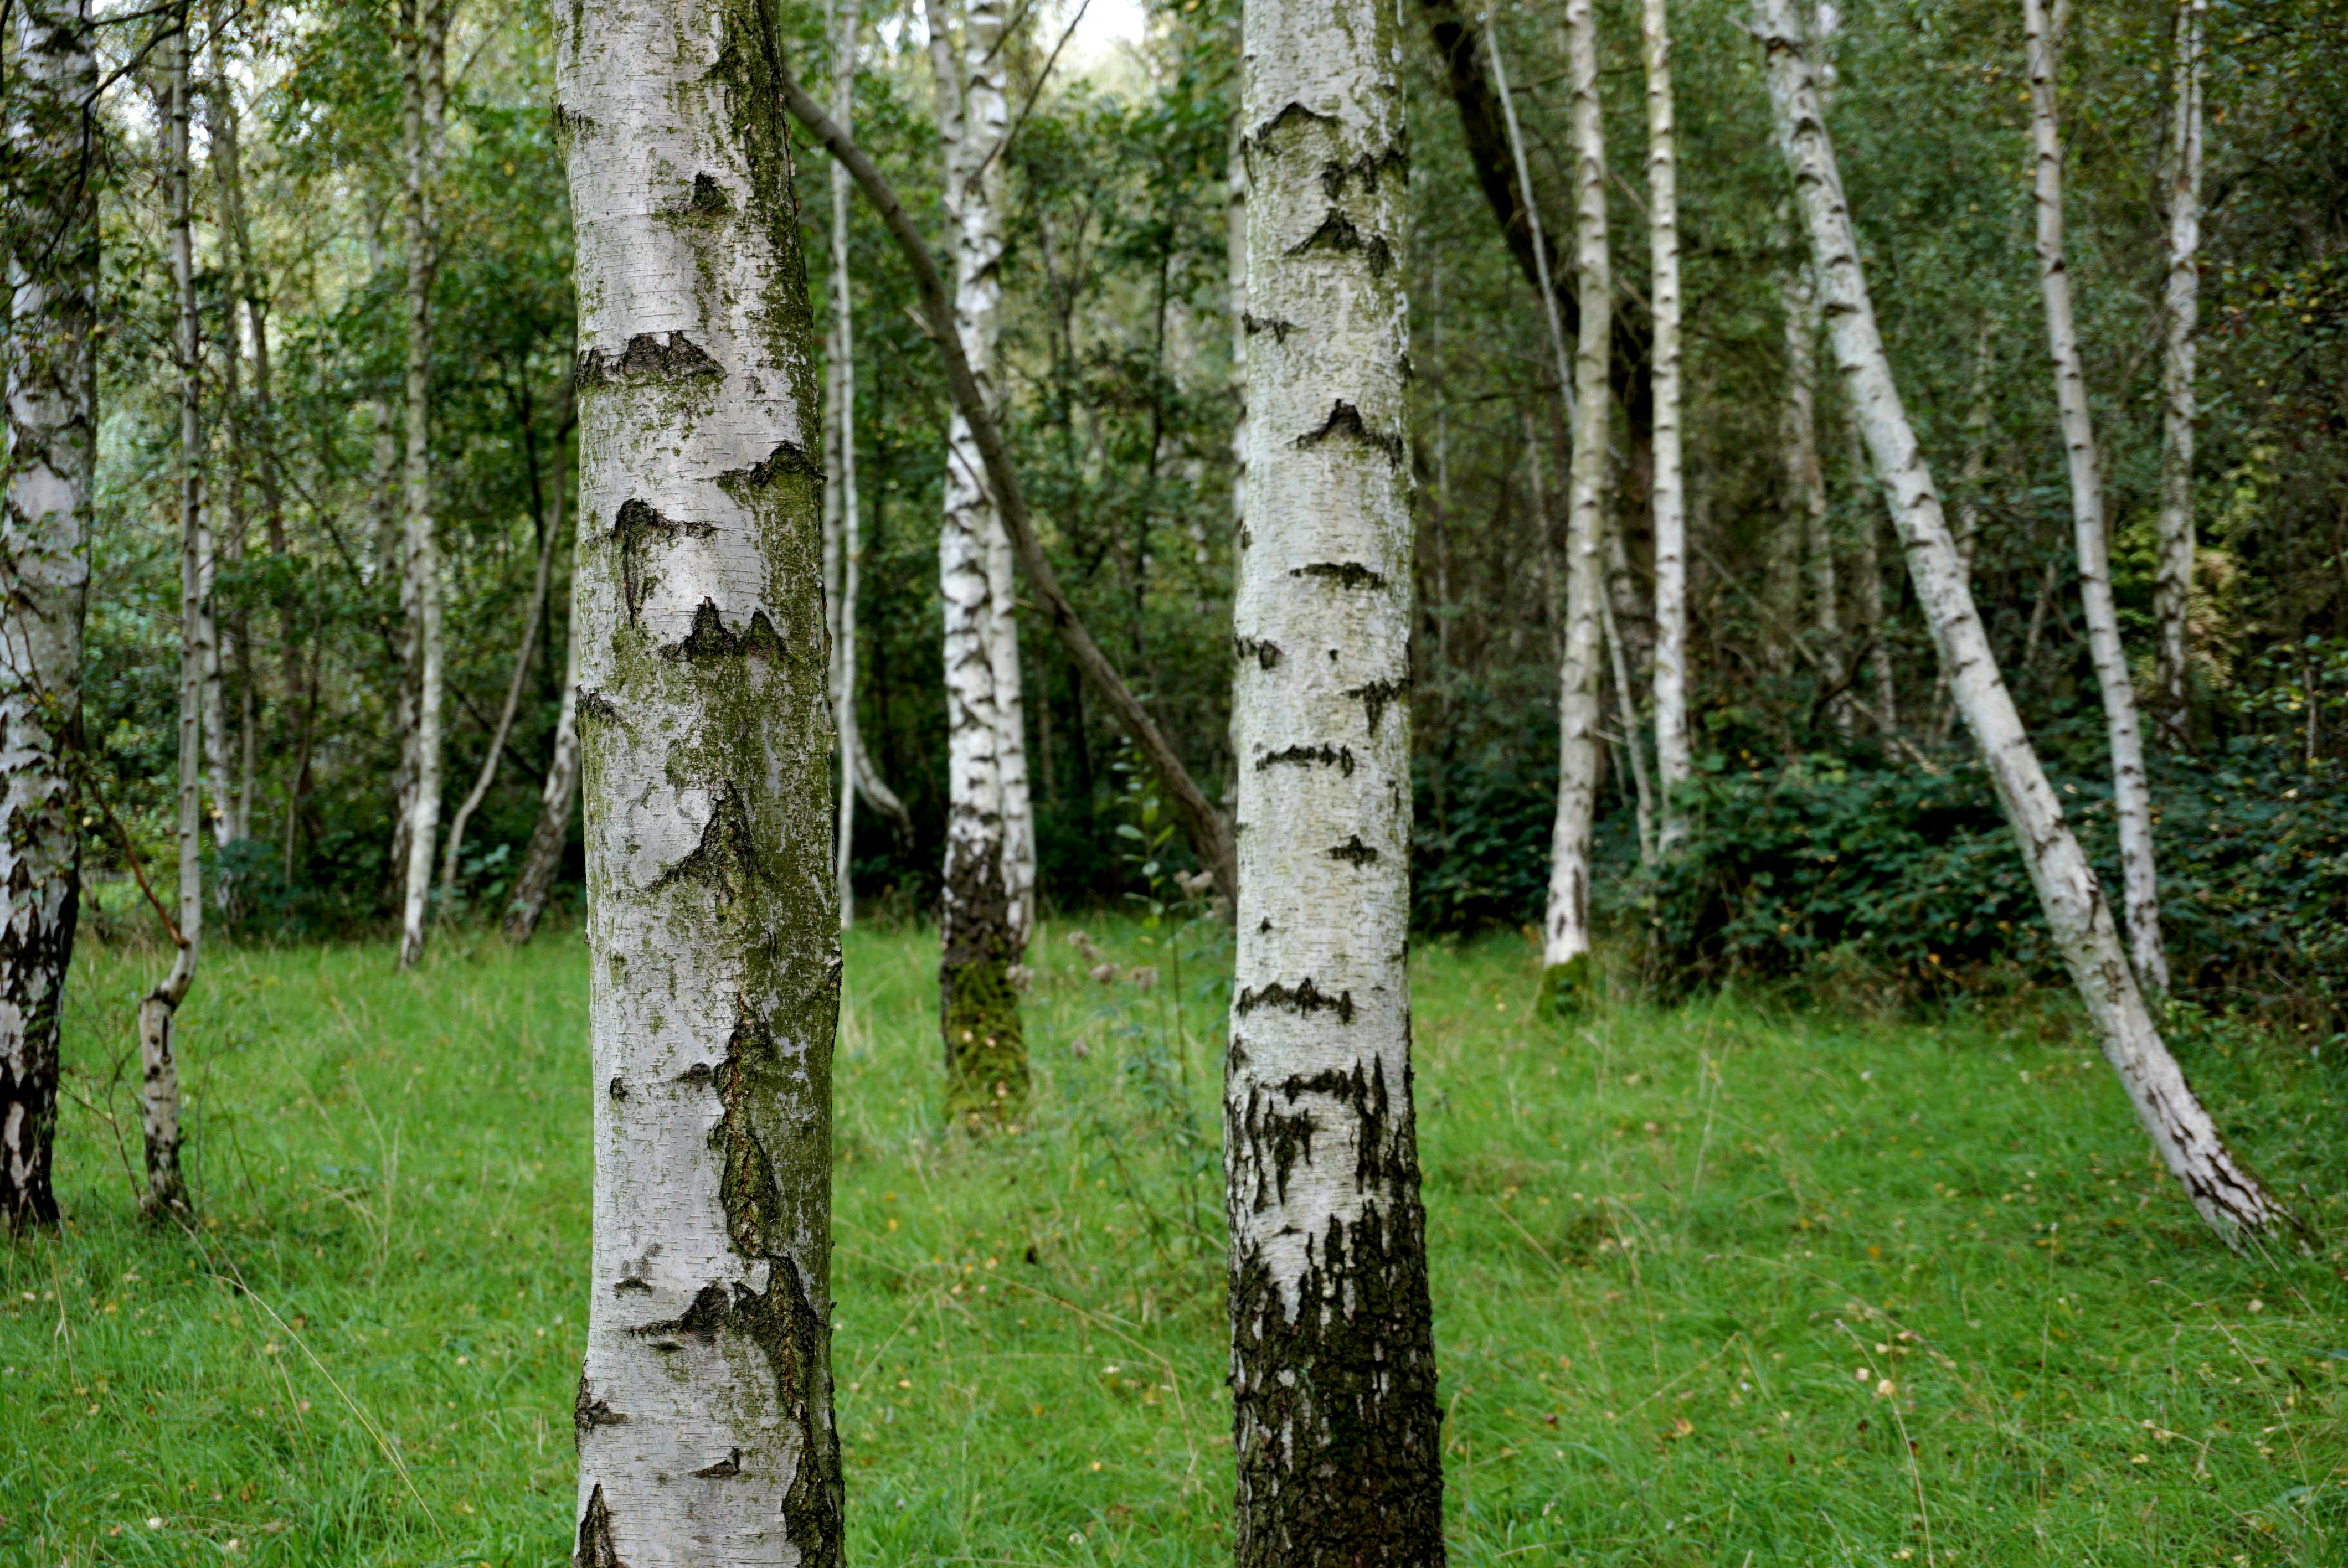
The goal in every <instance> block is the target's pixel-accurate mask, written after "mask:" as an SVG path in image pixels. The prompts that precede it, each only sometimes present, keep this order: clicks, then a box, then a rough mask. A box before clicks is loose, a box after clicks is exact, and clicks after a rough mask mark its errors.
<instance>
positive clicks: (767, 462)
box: [716, 441, 823, 500]
mask: <svg viewBox="0 0 2348 1568" xmlns="http://www.w3.org/2000/svg"><path fill="white" fill-rule="evenodd" d="M784 477H798V478H801V479H806V480H808V481H809V482H811V483H813V484H818V485H820V484H822V483H823V467H822V466H821V465H820V464H819V463H818V462H817V461H816V460H815V459H814V458H812V457H810V456H808V454H807V449H806V448H805V447H802V446H793V445H791V443H789V442H788V441H778V442H777V443H776V444H775V449H774V450H773V451H772V452H769V453H767V456H765V457H764V458H763V459H761V460H760V461H758V462H756V463H753V464H751V465H750V466H748V467H747V468H728V469H726V472H724V473H723V474H720V475H718V476H717V481H716V482H717V487H718V488H719V489H721V490H723V491H725V492H726V494H727V495H729V496H732V497H735V498H736V499H737V500H738V499H740V498H741V497H742V492H743V491H745V490H763V489H765V488H766V487H767V486H769V485H771V484H773V483H774V482H775V481H776V480H778V479H780V478H784Z"/></svg>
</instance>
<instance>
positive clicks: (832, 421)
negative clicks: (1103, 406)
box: [823, 0, 864, 931]
mask: <svg viewBox="0 0 2348 1568" xmlns="http://www.w3.org/2000/svg"><path fill="white" fill-rule="evenodd" d="M834 13H835V7H834V5H832V4H831V3H830V0H827V5H826V10H825V15H826V19H827V21H828V22H829V31H830V33H831V112H832V118H834V119H836V120H837V121H839V124H840V125H841V126H843V127H846V126H847V125H849V123H850V116H851V114H852V113H853V111H854V108H855V103H856V46H857V0H840V3H839V5H837V6H836V15H835V14H834ZM853 184H854V181H852V180H851V179H850V178H849V174H848V170H847V169H846V168H845V167H844V166H843V165H841V164H840V163H839V162H838V161H837V160H835V161H834V162H833V164H832V166H831V346H830V351H829V354H827V355H826V361H827V364H828V366H829V372H830V383H829V392H830V396H829V404H830V406H829V409H827V410H826V412H825V415H824V430H825V432H826V436H827V439H828V442H829V451H830V455H831V456H830V460H829V462H828V463H826V464H825V465H824V475H825V479H826V483H825V486H824V497H823V502H824V511H825V514H826V517H827V519H828V521H829V524H830V526H829V528H826V530H825V538H826V540H827V542H828V543H829V545H830V547H831V549H832V552H833V553H834V554H835V555H836V556H837V557H838V558H839V565H838V576H837V578H828V579H827V580H828V581H834V582H836V583H837V584H838V586H839V598H838V600H836V601H835V606H836V607H835V608H834V609H833V610H832V611H831V616H830V619H831V621H832V627H831V634H832V644H831V646H832V699H831V701H832V712H833V714H834V715H835V716H836V719H837V722H838V724H839V776H840V788H839V830H838V833H837V835H836V843H837V846H838V849H839V866H838V870H837V875H838V879H839V927H840V929H841V930H843V931H844V930H846V929H848V928H849V927H850V926H853V925H854V924H856V883H855V879H854V877H853V876H852V875H851V874H850V871H851V867H852V866H853V864H854V857H855V848H856V796H857V788H858V784H859V783H860V781H859V779H858V777H857V771H858V767H859V765H860V764H861V763H862V762H863V761H864V741H863V734H862V732H861V730H860V728H859V726H858V724H857V721H856V600H857V591H858V589H860V587H861V586H862V583H861V580H860V579H861V572H862V566H863V559H862V558H863V550H862V548H861V541H860V538H858V533H859V529H860V521H861V517H860V508H859V506H858V501H857V495H856V313H855V310H854V308H853V305H852V303H851V302H850V282H851V280H850V274H849V266H848V204H849V192H850V187H851V186H852V185H853Z"/></svg>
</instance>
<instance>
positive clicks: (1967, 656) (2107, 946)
mask: <svg viewBox="0 0 2348 1568" xmlns="http://www.w3.org/2000/svg"><path fill="white" fill-rule="evenodd" d="M1754 11H1755V20H1756V27H1755V33H1756V36H1757V37H1758V38H1759V40H1760V42H1761V45H1762V47H1763V50H1764V52H1765V56H1766V63H1767V67H1768V77H1769V96H1770V101H1771V107H1772V109H1773V111H1774V115H1775V118H1776V131H1777V138H1778V142H1779V147H1780V149H1781V150H1782V151H1783V153H1784V155H1785V158H1786V160H1787V166H1788V168H1789V169H1790V170H1791V172H1792V176H1793V184H1794V190H1795V193H1796V196H1797V200H1798V202H1799V204H1800V207H1801V210H1802V218H1803V220H1804V223H1805V225H1806V227H1807V231H1808V234H1809V239H1810V245H1811V249H1812V251H1813V253H1814V254H1815V256H1816V258H1817V262H1818V276H1819V279H1820V282H1821V285H1822V288H1823V292H1824V297H1825V302H1826V305H1827V319H1828V322H1829V323H1831V324H1832V329H1833V340H1834V351H1835V358H1836V362H1837V364H1838V367H1839V368H1840V370H1841V373H1842V378H1843V384H1844V386H1845V387H1846V388H1847V390H1848V391H1849V396H1850V399H1851V402H1852V403H1853V405H1856V407H1857V408H1858V410H1859V427H1860V429H1861V431H1862V432H1864V434H1865V436H1866V438H1867V450H1868V457H1869V463H1870V465H1871V466H1872V468H1873V471H1874V473H1875V476H1876V478H1877V480H1878V482H1879V483H1880V484H1881V485H1882V486H1883V487H1884V490H1885V492H1886V494H1887V495H1888V496H1889V497H1890V503H1891V506H1892V508H1893V515H1894V516H1895V517H1896V518H1898V520H1899V526H1900V544H1901V546H1902V547H1903V548H1904V550H1905V553H1906V555H1907V558H1908V563H1909V569H1910V574H1911V576H1912V577H1913V579H1914V581H1915V585H1916V595H1917V598H1918V600H1920V601H1921V604H1922V606H1923V609H1924V617H1925V621H1926V624H1927V625H1928V626H1929V627H1930V628H1931V633H1932V640H1933V643H1934V646H1935V648H1936V649H1937V650H1938V651H1939V654H1940V660H1941V669H1942V670H1943V671H1945V672H1946V674H1947V676H1948V680H1949V685H1950V690H1951V692H1952V696H1953V697H1954V699H1955V702H1956V704H1957V707H1958V709H1959V711H1960V712H1962V714H1963V715H1964V720H1965V725H1966V727H1967V729H1969V730H1970V731H1971V732H1972V736H1973V742H1974V743H1975V745H1977V746H1978V747H1979V748H1980V750H1981V753H1982V760H1983V762H1984V763H1985V764H1987V767H1988V770H1989V774H1990V780H1991V783H1992V784H1993V786H1994V788H1995V790H1996V792H1997V796H1998V801H1999V804H2000V805H2001V806H2003V809H2004V812H2005V816H2006V820H2007V822H2008V823H2009V824H2010V825H2012V826H2013V835H2014V838H2015V841H2016V843H2017V844H2018V845H2019V846H2020V848H2021V851H2022V856H2023V860H2024V865H2025V866H2026V867H2027V869H2028V871H2029V874H2030V879H2031V884H2032V886H2033V887H2034V889H2035V890H2036V892H2037V894H2038V898H2039V905H2040V907H2041V908H2042V909H2044V912H2045V915H2046V923H2047V926H2048V927H2049V928H2050V929H2051V931H2052V932H2053V934H2054V938H2055V945H2056V947H2057V948H2058V949H2059V950H2060V951H2061V953H2062V955H2063V958H2064V962H2065V966H2066V967H2067V968H2069V970H2070V972H2071V978H2072V981H2073V983H2074V984H2075V986H2076V987H2077V989H2078V991H2079V996H2080V999H2081V1001H2082V1002H2083V1003H2085V1008H2086V1012H2087V1017H2088V1020H2089V1022H2090V1025H2091V1026H2092V1027H2093V1028H2094V1030H2095V1031H2096V1040H2097V1042H2098V1043H2099V1044H2100V1045H2101V1047H2102V1049H2103V1052H2104V1058H2105V1060H2106V1061H2107V1062H2108V1063H2110V1065H2111V1067H2112V1069H2113V1071H2115V1072H2116V1074H2117V1075H2118V1077H2119V1080H2120V1083H2121V1086H2122V1088H2123V1089H2124V1090H2126V1091H2127V1097H2128V1102H2129V1103H2130V1105H2131V1106H2132V1107H2134V1109H2135V1111H2136V1113H2137V1121H2138V1122H2139V1123H2141V1124H2142V1126H2143V1127H2144V1129H2145V1131H2146V1132H2147V1134H2148V1135H2149V1136H2150V1138H2151V1139H2152V1142H2153V1145H2154V1147H2155V1149H2156V1150H2157V1152H2158V1153H2159V1155H2160V1157H2161V1160H2162V1162H2163V1163H2165V1164H2166V1165H2167V1166H2168V1170H2169V1172H2170V1173H2172V1174H2173V1175H2175V1176H2176V1177H2177V1179H2178V1182H2179V1183H2180V1184H2183V1186H2184V1188H2185V1191H2186V1194H2187V1196H2188V1197H2189V1198H2190V1199H2191V1201H2192V1203H2193V1205H2194V1207H2195V1208H2196V1209H2197V1210H2198V1211H2199V1213H2200V1214H2201V1216H2202V1217H2203V1218H2204V1219H2205V1220H2206V1221H2208V1222H2209V1225H2211V1226H2212V1227H2213V1228H2214V1229H2215V1230H2217V1231H2218V1233H2219V1235H2221V1236H2224V1237H2225V1238H2227V1239H2228V1240H2229V1241H2230V1242H2232V1243H2237V1244H2239V1243H2240V1241H2241V1240H2242V1239H2243V1238H2244V1237H2245V1236H2250V1235H2270V1234H2272V1233H2274V1232H2276V1231H2278V1230H2281V1229H2282V1228H2285V1227H2287V1226H2290V1225H2293V1224H2294V1223H2295V1222H2293V1221H2292V1219H2291V1215H2290V1214H2289V1213H2288V1211H2286V1210H2285V1209H2284V1208H2283V1206H2282V1205H2281V1204H2280V1203H2279V1202H2277V1201H2276V1199H2275V1198H2274V1197H2273V1195H2272V1194H2270V1193H2269V1192H2268V1191H2267V1190H2266V1188H2265V1186H2264V1185H2262V1184H2260V1182H2259V1180H2258V1178H2257V1177H2255V1176H2253V1175H2252V1174H2251V1173H2250V1172H2249V1171H2248V1170H2246V1169H2245V1168H2243V1166H2242V1165H2241V1164H2240V1163H2239V1162H2238V1161H2237V1160H2236V1159H2235V1158H2234V1156H2233V1153H2232V1152H2231V1151H2230V1150H2229V1149H2228V1148H2227V1146H2226V1143H2225V1140H2224V1138H2223V1137H2222V1136H2221V1135H2220V1134H2219V1131H2218V1127H2217V1124H2216V1122H2214V1121H2212V1120H2211V1118H2210V1116H2209V1111H2208V1109H2207V1108H2206V1107H2204V1106H2203V1105H2202V1103H2201V1102H2200V1101H2199V1099H2198V1098H2197V1097H2196V1096H2195V1095H2194V1093H2193V1091H2192V1088H2191V1087H2190V1086H2189V1085H2188V1083H2187V1082H2186V1081H2185V1075H2184V1073H2183V1072H2182V1071H2180V1070H2179V1069H2178V1065H2177V1061H2176V1059H2175V1058H2174V1057H2173V1056H2171V1055H2170V1054H2169V1051H2168V1047H2167V1045H2165V1044H2164V1043H2163V1042H2162V1040H2161V1038H2160V1032H2159V1030H2158V1028H2157V1025H2156V1024H2155V1022H2154V1020H2153V1017H2152V1013H2151V1010H2150V1009H2149V1008H2148V1007H2147V1005H2146V1001H2145V997H2144V993H2143V992H2142V991H2141V990H2140V989H2138V988H2137V981H2136V976H2135V973H2134V971H2133V970H2132V969H2131V968H2130V967H2129V965H2128V961H2127V953H2126V952H2125V951H2124V950H2123V948H2122V947H2121V945H2120V938H2119V932H2118V929H2117V927H2116V926H2115V925H2114V923H2113V920H2112V914H2111V909H2110V907H2109V906H2108V905H2107V904H2106V902H2105V900H2104V896H2103V891H2102V889H2101V888H2100V887H2099V886H2097V885H2096V876H2095V873H2094V870H2093V869H2092V868H2091V867H2090V866H2088V864H2087V859H2086V856H2085V855H2084V854H2083V853H2082V852H2081V851H2080V848H2079V841H2078V839H2077V838H2076V837H2075V836H2074V835H2073V834H2072V832H2071V829H2070V825H2069V824H2068V823H2067V822H2065V820H2064V815H2063V807H2062V803H2061V801H2060V800H2059V799H2058V798H2057V797H2056V795H2055V791H2054V787H2053V786H2052V785H2051V784H2048V783H2047V780H2046V774H2045V770H2044V768H2042V767H2041V766H2040V765H2039V762H2038V755H2037V753H2036V752H2035V751H2034V750H2033V748H2032V746H2031V743H2030V739H2029V736H2028V734H2027V733H2025V732H2024V729H2023V726H2022V718H2021V715H2020V714H2019V713H2018V712H2016V711H2015V709H2014V705H2013V696H2012V694H2011V693H2010V692H2008V691H2007V690H2006V686H2005V681H2004V678H2003V676H2002V675H2001V674H2000V673H1999V671H1998V667H1997V659H1996V655H1995V654H1994V653H1993V651H1992V650H1991V647H1990V643H1989V637H1988V634H1987V632H1986V630H1984V629H1983V627H1982V619H1981V615H1980V613H1979V612H1978V611H1977V610H1975V609H1974V608H1973V600H1972V590H1971V589H1970V588H1969V587H1968V586H1967V585H1966V582H1965V574H1964V570H1963V568H1962V565H1961V563H1960V562H1959V560H1958V559H1957V552H1956V546H1955V542H1954V540H1952V538H1951V537H1950V534H1949V528H1948V523H1947V520H1946V518H1944V517H1943V516H1942V513H1941V499H1940V496H1939V494H1938V492H1937V491H1936V490H1935V489H1934V488H1933V485H1932V475H1931V468H1930V467H1929V466H1927V465H1926V463H1925V461H1924V456H1923V453H1922V451H1921V448H1920V446H1918V443H1917V440H1916V432H1915V429H1914V427H1913V425H1910V422H1909V419H1908V415H1907V410H1906V408H1905V407H1904V406H1903V405H1902V404H1901V402H1900V389H1899V385H1898V384H1897V383H1896V382H1895V381H1894V380H1893V378H1892V374H1891V366H1890V360H1889V358H1888V357H1887V356H1886V355H1885V354H1884V350H1883V340H1882V336H1881V333H1879V330H1878V328H1877V326H1876V321H1875V307H1874V303H1873V302H1872V300H1871V299H1870V298H1869V293H1868V289H1867V280H1866V277H1865V275H1864V274H1863V273H1862V272H1861V271H1860V268H1859V244H1858V241H1857V238H1856V237H1855V236H1854V235H1853V233H1852V231H1851V221H1850V212H1849V207H1848V206H1847V204H1846V203H1845V201H1844V198H1843V191H1842V178H1841V175H1840V173H1839V171H1838V169H1837V167H1836V163H1835V155H1834V144H1833V142H1832V140H1831V139H1830V138H1829V137H1828V134H1827V128H1826V121H1825V117H1824V115H1823V114H1822V113H1821V111H1820V108H1819V105H1818V86H1817V83H1816V81H1815V79H1814V77H1813V76H1812V73H1811V67H1810V63H1809V60H1808V57H1807V55H1806V54H1805V52H1804V50H1803V47H1802V33H1801V26H1800V24H1799V22H1798V21H1797V19H1796V17H1795V15H1794V8H1793V5H1792V0H1756V4H1755V7H1754Z"/></svg>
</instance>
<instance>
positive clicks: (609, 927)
mask: <svg viewBox="0 0 2348 1568" xmlns="http://www.w3.org/2000/svg"><path fill="white" fill-rule="evenodd" d="M555 26H556V43H555V49H556V91H557V95H558V103H559V106H560V107H559V108H558V109H557V111H556V120H557V125H558V127H559V131H560V135H561V138H562V142H563V146H564V153H565V157H566V159H567V160H568V162H569V166H570V181H571V198H572V211H573V213H574V214H575V219H574V221H575V228H576V234H577V241H576V243H577V269H578V297H579V328H578V331H579V343H580V354H579V359H578V365H577V373H576V377H575V381H576V384H577V388H578V391H577V396H578V400H579V415H580V459H581V460H580V495H579V509H580V514H581V523H582V526H581V528H580V534H579V561H578V568H577V571H576V579H575V581H576V586H575V589H574V591H575V593H576V594H577V596H578V608H577V622H578V633H579V635H578V644H579V647H580V650H581V654H580V673H579V681H578V684H579V686H580V687H581V688H582V691H581V695H580V698H579V724H580V733H581V740H582V749H583V753H584V764H583V765H584V777H585V808H586V809H585V818H586V852H587V891H588V919H587V939H588V947H589V951H590V955H591V960H590V961H591V969H590V974H591V979H590V992H589V1018H590V1022H591V1031H592V1057H593V1071H594V1077H593V1081H594V1083H595V1085H596V1094H595V1179H594V1200H595V1201H594V1232H593V1243H592V1264H591V1271H592V1280H593V1290H592V1307H590V1309H589V1318H588V1335H587V1353H586V1365H585V1368H584V1370H583V1372H582V1377H581V1378H580V1383H579V1393H578V1401H577V1405H576V1408H575V1416H576V1424H577V1429H578V1434H579V1489H578V1515H577V1533H576V1549H575V1553H574V1557H573V1561H574V1562H576V1563H580V1564H582V1565H589V1568H593V1565H602V1568H609V1565H612V1564H617V1563H627V1564H630V1565H632V1568H667V1565H681V1564H685V1563H707V1562H723V1563H736V1564H749V1563H771V1564H775V1565H777V1568H798V1565H803V1564H812V1565H816V1568H837V1565H838V1564H839V1562H840V1560H841V1556H840V1553H841V1534H840V1523H841V1493H840V1471H839V1440H838V1437H837V1434H836V1432H835V1430H834V1427H833V1422H832V1401H831V1375H830V1366H829V1323H830V1310H831V1303H830V1284H829V1232H830V1221H831V1214H830V1205H831V1176H830V1171H831V1122H830V1105H831V1053H832V1047H833V1040H834V1031H835V1029H836V1025H837V1022H838V1014H839V911H838V908H837V907H836V906H835V903H834V899H833V891H832V875H833V861H832V854H831V831H832V802H831V797H830V793H829V792H830V784H829V778H830V768H831V756H832V735H831V726H830V723H829V717H828V713H829V692H828V685H829V680H828V669H827V665H828V661H827V659H826V657H825V649H824V626H823V605H822V579H821V575H820V565H821V549H822V544H821V529H822V522H821V507H822V500H821V489H822V483H823V481H822V476H821V473H820V471H819V464H818V461H817V459H818V456H819V454H820V452H821V450H822V447H821V432H820V431H819V429H818V428H817V425H818V422H819V416H820V408H819V402H818V398H819V393H818V391H817V387H816V384H815V371H814V367H815V362H816V352H817V346H818V345H817V343H816V338H815V330H814V326H813V322H812V316H811V307H810V304H809V302H808V293H807V277H806V265H805V259H804V257H803V256H802V255H801V253H800V250H799V241H798V223H799V216H800V215H799V212H798V205H797V202H796V200H795V199H794V197H793V194H792V185H791V152H790V146H789V138H788V127H787V126H786V124H785V122H784V120H783V118H782V110H781V104H780V100H779V87H780V83H781V81H782V80H783V79H784V77H783V73H784V67H783V64H782V61H781V59H780V56H779V55H778V49H779V48H780V47H781V40H780V37H779V36H778V28H777V23H776V16H775V13H774V12H773V11H772V10H771V9H770V8H769V6H768V5H767V4H766V3H765V0H673V3H671V4H665V5H652V4H647V3H645V0H582V3H581V4H580V5H577V6H576V7H572V6H561V7H557V9H556V13H555Z"/></svg>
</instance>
